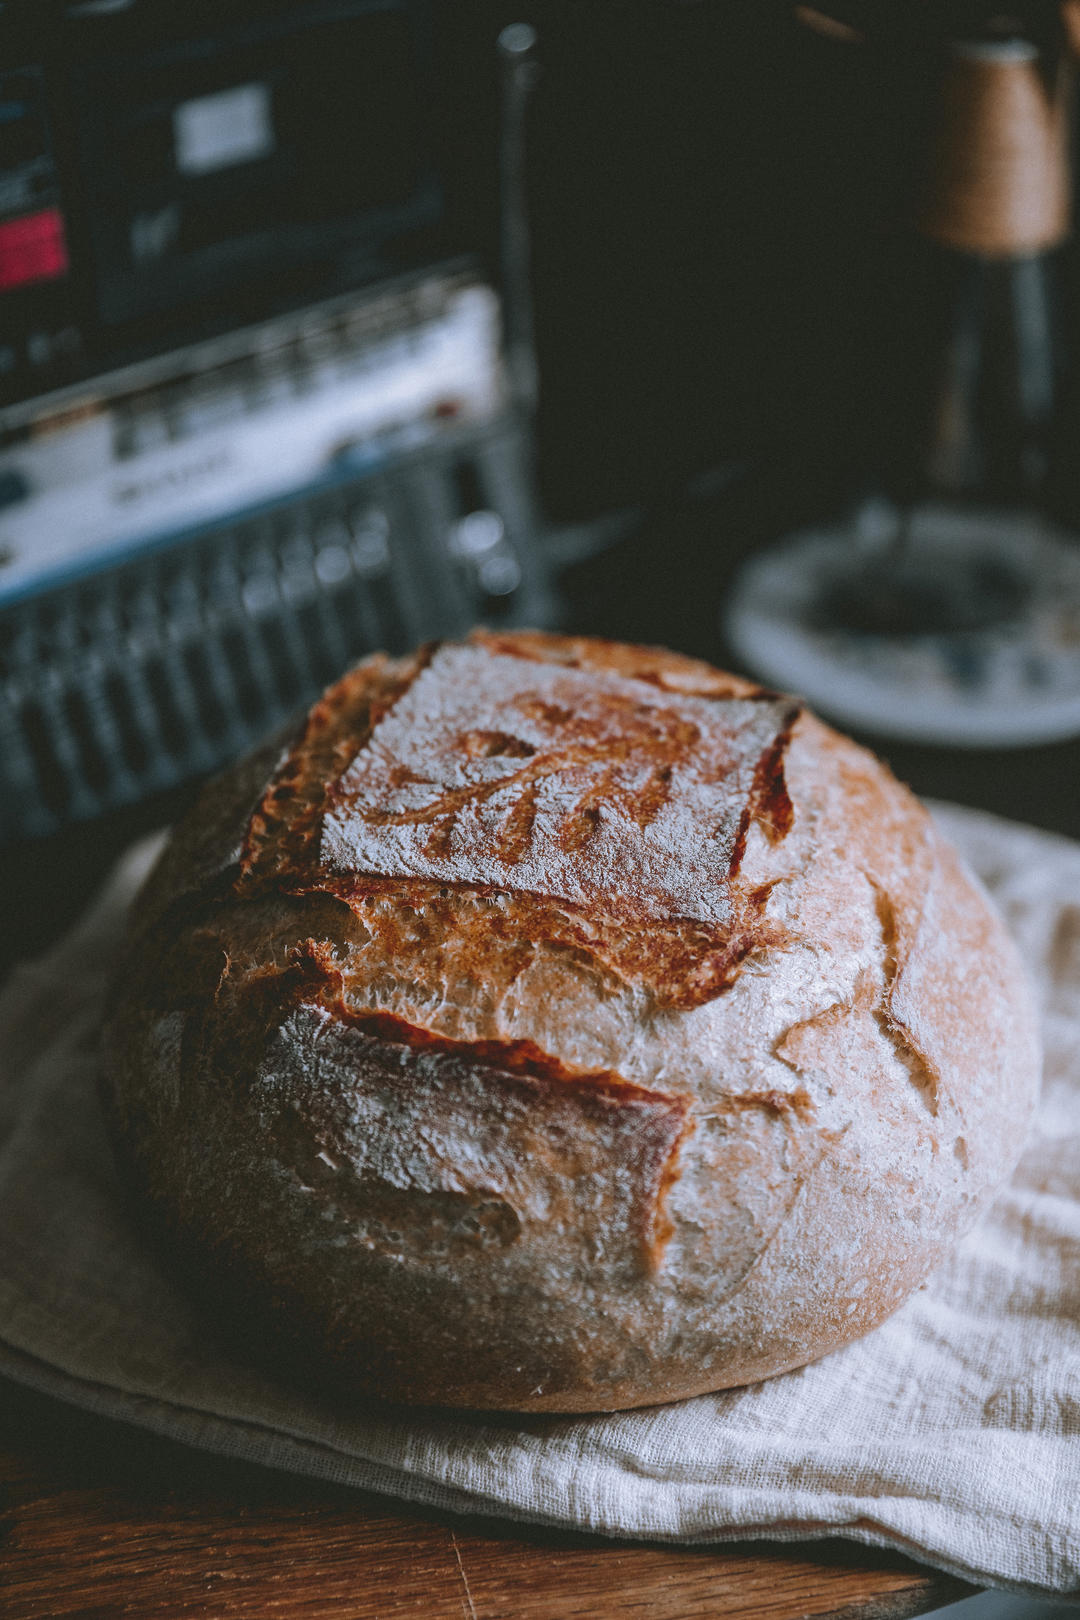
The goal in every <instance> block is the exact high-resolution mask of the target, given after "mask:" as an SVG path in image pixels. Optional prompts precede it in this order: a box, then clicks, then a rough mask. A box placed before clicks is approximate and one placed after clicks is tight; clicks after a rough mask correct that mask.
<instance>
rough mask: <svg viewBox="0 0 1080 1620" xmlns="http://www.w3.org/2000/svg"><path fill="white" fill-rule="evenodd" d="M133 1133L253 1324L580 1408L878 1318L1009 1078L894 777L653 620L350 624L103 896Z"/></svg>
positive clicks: (943, 1210)
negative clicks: (121, 947)
mask: <svg viewBox="0 0 1080 1620" xmlns="http://www.w3.org/2000/svg"><path fill="white" fill-rule="evenodd" d="M105 1054H106V1062H105V1074H104V1094H105V1098H106V1104H107V1111H108V1114H109V1117H110V1120H111V1121H112V1125H113V1130H114V1135H115V1138H116V1141H117V1144H118V1151H119V1157H120V1160H121V1163H122V1165H123V1167H124V1169H125V1171H126V1173H127V1176H128V1178H129V1181H130V1183H131V1185H132V1188H133V1190H134V1191H135V1192H136V1193H137V1195H138V1196H139V1197H140V1199H141V1201H142V1204H143V1207H144V1209H145V1210H146V1211H147V1212H148V1214H149V1217H150V1219H151V1220H152V1222H153V1224H154V1226H155V1228H156V1229H157V1231H158V1232H159V1233H160V1235H161V1237H162V1239H163V1241H164V1242H165V1243H166V1244H167V1246H168V1248H169V1251H170V1252H171V1253H172V1254H173V1255H174V1256H175V1257H176V1259H177V1260H178V1262H179V1263H180V1265H181V1266H182V1268H183V1269H184V1270H185V1271H186V1273H187V1274H188V1275H189V1277H190V1278H191V1281H192V1284H193V1286H194V1287H195V1289H196V1290H197V1291H199V1292H200V1293H201V1294H202V1296H203V1297H204V1298H206V1299H207V1300H212V1301H213V1304H214V1306H215V1308H216V1309H217V1311H218V1312H219V1313H221V1315H222V1317H223V1319H224V1320H226V1321H229V1322H231V1323H232V1324H233V1330H234V1332H235V1331H239V1332H240V1333H241V1335H242V1336H243V1337H244V1338H245V1340H246V1342H247V1343H248V1344H249V1345H250V1347H251V1348H252V1349H253V1350H255V1351H257V1352H258V1353H259V1354H261V1355H264V1356H268V1357H269V1358H270V1359H271V1360H273V1361H274V1362H275V1363H277V1364H278V1365H281V1366H284V1367H286V1368H287V1369H289V1370H291V1372H292V1373H293V1374H294V1375H295V1376H300V1377H303V1378H306V1379H309V1380H319V1381H322V1382H325V1383H327V1384H329V1385H333V1386H335V1387H338V1388H344V1389H345V1390H346V1391H349V1392H353V1393H358V1394H364V1395H369V1394H377V1395H382V1396H385V1397H387V1398H389V1399H392V1400H398V1401H410V1402H423V1403H437V1404H450V1405H459V1406H470V1407H507V1408H519V1409H523V1410H532V1411H588V1410H597V1409H608V1408H615V1407H622V1406H634V1405H642V1404H649V1403H653V1402H658V1401H666V1400H673V1399H676V1398H678V1397H680V1396H685V1395H691V1394H695V1393H700V1392H703V1391H706V1390H711V1389H718V1388H723V1387H727V1386H729V1385H733V1384H739V1383H744V1382H747V1381H750V1380H753V1379H758V1378H763V1377H767V1376H769V1375H771V1374H773V1373H777V1372H781V1371H783V1370H785V1369H787V1368H791V1367H795V1366H799V1365H801V1364H803V1363H805V1362H806V1361H809V1360H812V1359H813V1358H815V1357H817V1356H820V1355H823V1354H824V1353H826V1352H827V1351H829V1350H832V1349H834V1348H836V1347H837V1346H838V1345H841V1344H843V1343H845V1342H847V1341H848V1340H850V1339H852V1338H855V1337H857V1336H858V1335H860V1334H862V1333H865V1332H866V1331H867V1330H868V1329H870V1328H872V1327H874V1326H875V1325H876V1324H877V1323H878V1322H880V1321H881V1320H882V1318H883V1317H884V1316H886V1315H887V1314H888V1313H889V1312H890V1311H891V1310H893V1309H894V1308H895V1306H896V1305H897V1304H899V1303H900V1301H901V1300H902V1299H903V1298H904V1297H905V1295H906V1294H907V1293H909V1292H910V1290H911V1289H912V1288H913V1287H915V1286H916V1285H917V1284H918V1283H919V1282H920V1281H921V1279H922V1278H923V1277H924V1276H925V1275H926V1273H927V1272H928V1271H929V1270H930V1269H931V1267H932V1266H933V1265H934V1264H935V1263H936V1262H937V1261H938V1260H939V1259H940V1258H941V1257H942V1256H943V1255H944V1254H945V1253H946V1252H947V1249H948V1247H949V1246H950V1245H951V1244H952V1243H953V1242H954V1241H955V1239H956V1237H957V1236H958V1235H959V1234H960V1233H961V1232H963V1231H964V1230H965V1229H966V1228H967V1227H968V1226H970V1225H971V1223H972V1222H973V1221H974V1219H975V1218H976V1216H977V1214H978V1212H979V1210H980V1208H981V1207H982V1205H983V1204H984V1203H985V1201H986V1199H987V1198H988V1196H989V1195H990V1194H991V1193H992V1191H993V1189H994V1188H995V1187H996V1186H997V1185H998V1184H999V1182H1000V1181H1001V1180H1002V1178H1003V1177H1004V1176H1005V1175H1007V1173H1008V1171H1009V1169H1010V1168H1011V1166H1012V1164H1013V1163H1014V1161H1015V1159H1016V1157H1017V1155H1018V1152H1019V1149H1020V1145H1021V1141H1022V1137H1023V1133H1024V1128H1025V1124H1026V1122H1027V1118H1028V1115H1029V1113H1030V1109H1031V1106H1032V1102H1033V1099H1034V1094H1035V1089H1036V1085H1037V1077H1038V1050H1037V1040H1036V1035H1035V1026H1034V1017H1033V1013H1032V1009H1031V1006H1030V1003H1029V999H1028V995H1027V992H1026V988H1025V984H1024V979H1023V974H1022V971H1021V969H1020V966H1019V964H1018V962H1017V961H1016V959H1015V956H1014V953H1013V950H1012V947H1011V945H1010V944H1009V942H1008V940H1007V939H1006V937H1005V935H1004V932H1003V930H1002V928H1001V925H1000V924H999V922H998V921H997V919H996V918H995V917H994V915H993V914H992V912H991V911H990V909H989V907H988V905H987V902H986V901H985V899H984V898H983V896H982V895H981V893H980V892H979V891H978V890H977V889H976V888H975V887H974V885H973V884H972V882H971V880H970V879H969V878H968V877H967V876H966V874H965V873H964V872H963V870H962V869H961V868H960V866H959V864H958V862H957V860H956V857H955V856H954V855H953V854H952V852H951V851H950V850H949V849H948V848H947V846H945V845H944V844H943V843H942V841H941V839H940V838H939V837H938V835H937V834H936V832H935V831H934V829H933V827H932V825H931V823H930V821H929V819H928V818H927V816H926V815H925V813H924V812H923V810H922V809H921V808H920V807H919V805H918V804H917V803H916V801H915V800H914V799H913V798H912V797H911V796H910V794H908V793H907V792H906V791H905V790H904V789H903V788H902V787H900V786H899V785H898V784H897V783H896V782H895V781H894V780H893V778H892V777H891V776H890V775H889V774H888V772H887V771H886V770H885V769H884V768H883V767H882V766H881V765H880V764H879V763H878V762H877V761H876V760H875V759H874V758H873V757H872V756H871V755H869V754H867V753H865V752H864V751H862V750H861V749H859V748H856V747H855V745H854V744H852V743H850V742H847V741H846V740H845V739H843V738H841V737H839V736H837V735H836V734H835V733H834V732H832V731H830V730H828V729H827V728H826V727H824V726H822V725H821V724H820V723H819V722H818V721H816V720H815V719H813V717H812V716H810V715H808V714H807V713H806V712H805V711H802V710H801V709H799V707H798V706H797V705H795V704H793V703H792V702H790V701H789V700H787V699H783V698H778V697H777V696H776V695H775V694H773V693H767V692H762V691H760V690H759V689H758V688H755V687H753V686H751V685H749V684H748V683H746V682H743V681H740V680H738V679H736V678H734V677H731V676H727V675H722V674H720V673H718V672H717V671H715V670H713V669H711V668H709V667H708V666H706V665H704V664H699V663H695V662H693V661H690V660H687V659H683V658H679V657H676V656H675V655H673V654H670V653H663V652H657V651H653V650H649V649H644V648H637V647H626V646H620V645H617V644H613V643H610V642H598V641H589V640H585V639H575V638H564V637H555V636H542V635H538V634H532V633H521V634H517V635H505V636H498V635H489V634H484V633H478V634H477V635H475V636H473V637H472V638H471V639H470V640H469V641H468V642H466V643H463V644H457V645H445V646H441V647H438V648H435V649H428V650H427V651H425V652H423V653H421V654H418V655H417V656H415V657H413V658H410V659H403V660H396V661H395V660H389V659H386V658H381V657H377V658H373V659H369V660H368V661H367V662H366V663H364V664H361V665H359V666H358V667H357V668H356V669H354V670H353V671H351V672H350V673H349V674H348V675H346V676H345V677H344V679H343V680H342V681H341V682H340V683H339V684H338V685H337V686H336V687H334V688H332V689H331V690H330V691H329V692H328V693H327V694H326V696H325V697H324V698H323V699H322V700H321V701H320V703H318V704H317V705H316V706H315V707H314V709H313V710H312V711H311V713H310V715H309V716H308V718H307V721H306V723H305V726H304V727H303V729H302V731H301V733H300V735H299V736H297V737H296V738H295V739H293V740H292V741H291V742H290V743H289V744H288V745H287V746H285V747H284V748H283V749H280V750H278V749H272V750H270V751H266V752H264V753H263V754H262V755H259V756H255V757H254V758H253V759H251V760H249V761H247V762H245V763H244V764H243V765H241V766H238V767H237V768H236V769H235V770H234V771H233V772H232V773H231V774H230V775H229V776H227V777H225V778H223V779H222V780H221V781H219V782H218V783H216V784H214V785H213V786H212V787H211V788H210V789H209V790H208V791H207V793H206V795H204V798H203V800H202V802H201V803H200V805H199V806H197V807H196V809H195V811H194V812H193V813H192V815H191V816H190V817H189V818H188V820H187V821H186V822H185V823H184V824H183V825H182V826H181V827H180V829H179V830H178V832H177V834H176V835H175V837H174V839H173V841H172V843H171V844H170V846H169V848H168V849H167V851H166V853H165V855H164V856H163V858H162V861H161V862H160V864H159V866H158V868H157V870H156V871H155V873H154V874H153V875H152V877H151V879H150V882H149V883H148V885H147V888H146V889H145V891H144V893H143V895H142V896H141V898H140V901H139V903H138V905H137V907H136V911H135V914H134V917H133V919H132V930H131V942H130V947H129V950H128V952H127V955H126V958H125V961H124V964H123V966H122V968H121V971H120V973H119V975H118V977H117V981H116V988H115V992H114V996H113V1004H112V1010H111V1014H110V1019H109V1024H108V1028H107V1031H106V1041H105Z"/></svg>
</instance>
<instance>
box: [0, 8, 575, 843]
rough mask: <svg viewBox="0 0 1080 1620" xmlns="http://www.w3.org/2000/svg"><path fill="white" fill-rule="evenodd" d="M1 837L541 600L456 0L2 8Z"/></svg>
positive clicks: (149, 778) (514, 617)
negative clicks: (485, 270)
mask: <svg viewBox="0 0 1080 1620" xmlns="http://www.w3.org/2000/svg"><path fill="white" fill-rule="evenodd" d="M0 29H3V31H4V35H3V38H2V41H0V43H2V45H3V50H2V51H0V60H2V61H3V63H4V64H5V65H4V71H3V72H2V73H0V390H2V393H0V400H2V403H0V839H11V838H14V837H20V836H26V835H33V834H40V833H45V832H48V831H50V830H53V829H55V828H56V827H58V826H60V825H62V824H63V823H64V822H65V821H68V820H71V819H78V818H82V817H87V816H92V815H95V814H98V813H100V812H102V811H104V810H107V809H110V808H113V807H115V806H118V805H120V804H122V803H125V802H130V801H133V800H136V799H140V798H142V797H144V796H146V795H147V794H149V793H152V792H154V791H156V790H159V789H162V788H165V787H169V786H171V785H173V784H175V783H177V782H179V781H182V780H183V779H184V778H186V777H188V776H190V775H193V774H196V773H199V772H202V771H206V770H209V769H212V768H213V767H214V766H216V765H217V764H219V763H221V762H223V761H224V760H226V759H227V758H229V757H230V756H232V755H233V754H235V753H236V752H237V751H239V750H240V749H241V748H243V747H244V746H245V744H247V743H248V742H249V741H251V740H252V739H253V738H254V737H256V736H258V735H259V734H260V733H262V732H264V731H265V730H266V729H267V728H268V727H269V726H271V725H272V724H273V723H274V722H275V721H277V720H279V719H281V718H282V717H283V716H284V715H286V714H288V713H289V712H290V711H291V710H293V709H294V708H296V707H297V706H298V705H300V704H301V703H303V702H304V701H305V700H307V699H308V698H310V696H311V695H312V693H313V692H314V691H315V690H317V689H318V687H319V686H320V685H321V684H322V683H324V682H325V681H326V680H327V679H329V678H331V677H332V676H333V675H334V674H335V672H336V671H337V670H339V669H340V668H342V667H343V666H344V665H345V664H346V663H347V662H348V661H349V660H350V659H352V658H355V657H358V656H361V655H362V654H363V653H364V652H366V651H369V650H370V649H372V648H374V647H388V648H390V649H391V650H395V649H404V648H405V647H408V646H411V645H413V644H414V643H415V642H416V641H418V640H423V639H425V638H427V637H430V636H433V635H439V634H454V633H458V632H460V631H462V630H463V629H465V628H466V627H467V626H468V625H469V624H470V623H472V622H474V621H476V620H477V619H486V620H488V621H489V622H490V621H492V620H494V621H497V622H498V621H501V622H521V621H523V620H530V621H532V622H537V621H540V622H542V621H543V620H544V619H545V618H546V617H547V616H548V613H549V607H548V601H547V595H546V591H545V589H544V585H543V581H542V579H541V576H540V570H539V565H538V562H537V560H536V555H535V548H534V546H533V545H532V544H531V538H532V533H533V529H534V526H535V516H534V513H533V510H532V502H531V496H530V487H531V486H530V478H529V456H528V449H527V445H528V436H527V431H526V429H525V426H524V425H523V422H522V419H521V415H520V413H518V412H516V411H515V410H514V409H513V407H512V404H511V401H510V398H509V395H510V390H509V389H508V386H507V381H506V376H505V368H504V364H503V360H502V346H501V338H500V305H499V299H498V297H497V295H496V293H495V292H494V290H493V288H492V287H491V285H490V283H489V278H486V277H485V276H484V275H483V274H482V272H481V271H480V269H479V268H478V266H477V263H476V261H475V259H471V258H469V257H467V256H464V255H463V254H462V253H461V252H460V251H458V250H459V249H460V247H461V245H462V244H461V242H460V240H459V239H457V238H456V237H455V233H454V228H453V219H452V213H453V211H452V209H451V208H450V207H449V206H448V194H449V192H450V191H451V190H452V187H453V176H452V175H450V174H448V172H447V163H448V159H447V154H446V151H445V149H444V147H440V143H439V141H438V140H437V139H436V137H435V131H434V128H433V123H434V119H435V109H436V107H437V101H438V97H437V94H436V90H437V85H436V76H435V74H434V66H433V62H434V56H435V50H436V35H435V31H434V25H433V22H432V17H431V14H430V10H429V7H428V6H427V5H425V4H421V3H417V0H384V3H367V4H362V3H359V0H351V3H339V4H320V5H300V6H297V5H291V6H288V7H285V6H282V5H279V4H268V3H265V0H264V3H263V4H260V5H248V4H237V5H232V6H230V7H229V9H228V19H227V22H223V21H222V19H221V16H220V14H219V13H215V12H214V11H213V10H211V8H208V7H206V6H203V5H200V4H193V3H188V4H185V5H178V6H175V7H166V8H162V7H160V6H157V5H152V4H143V5H139V4H137V3H128V4H125V3H124V0H119V3H117V0H87V3H82V4H80V3H73V4H70V5H68V6H66V7H65V8H63V10H62V11H61V12H54V13H51V14H49V13H46V12H44V11H43V10H41V9H39V8H28V9H27V11H26V14H25V15H22V14H21V13H20V12H19V11H18V9H17V8H16V9H15V10H14V11H13V9H12V8H11V7H7V8H6V9H5V10H4V11H3V12H2V13H0Z"/></svg>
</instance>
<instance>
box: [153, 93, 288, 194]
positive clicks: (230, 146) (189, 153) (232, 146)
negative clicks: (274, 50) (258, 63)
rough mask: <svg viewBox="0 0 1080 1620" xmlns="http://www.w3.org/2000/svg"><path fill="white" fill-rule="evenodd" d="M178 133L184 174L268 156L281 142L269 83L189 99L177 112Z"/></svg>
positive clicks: (178, 161) (175, 125) (179, 161)
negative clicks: (273, 113)
mask: <svg viewBox="0 0 1080 1620" xmlns="http://www.w3.org/2000/svg"><path fill="white" fill-rule="evenodd" d="M173 134H174V137H175V141H176V166H177V168H178V169H179V170H180V173H181V174H210V173H212V172H213V170H215V169H225V168H228V167H229V165H230V164H233V163H251V162H253V161H254V160H255V159H256V158H262V157H268V156H269V155H270V153H271V152H272V151H273V150H274V144H275V143H274V124H273V119H272V117H271V113H270V90H269V87H268V86H267V85H265V84H238V85H235V86H234V87H233V89H231V90H219V91H218V92H217V94H216V95H212V96H196V97H195V98H194V99H193V100H192V101H183V102H181V104H180V106H179V107H177V108H176V110H175V111H174V113H173Z"/></svg>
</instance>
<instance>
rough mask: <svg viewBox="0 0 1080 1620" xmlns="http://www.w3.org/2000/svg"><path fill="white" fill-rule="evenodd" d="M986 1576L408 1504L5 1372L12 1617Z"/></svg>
mask: <svg viewBox="0 0 1080 1620" xmlns="http://www.w3.org/2000/svg"><path fill="white" fill-rule="evenodd" d="M970 1590H971V1589H970V1588H969V1587H966V1586H964V1585H963V1584H962V1583H961V1582H959V1581H953V1580H949V1579H947V1578H946V1577H944V1576H940V1575H936V1574H934V1573H932V1572H930V1571H928V1570H924V1569H920V1568H919V1567H918V1566H917V1565H915V1564H912V1563H909V1562H908V1561H907V1560H906V1559H903V1558H899V1557H889V1556H887V1555H884V1554H880V1553H867V1552H865V1551H863V1550H862V1549H859V1548H856V1547H852V1546H850V1545H847V1544H844V1543H839V1542H832V1543H816V1544H804V1545H800V1546H799V1547H797V1548H784V1547H768V1546H766V1545H763V1544H757V1545H742V1546H738V1547H726V1548H724V1549H723V1550H720V1551H717V1550H714V1549H686V1548H670V1547H657V1546H641V1545H637V1544H621V1543H613V1542H609V1541H604V1540H601V1539H600V1538H598V1537H590V1536H583V1535H569V1534H560V1533H555V1532H550V1531H543V1530H539V1529H528V1528H526V1529H523V1528H521V1527H520V1526H509V1525H505V1524H502V1523H500V1522H497V1521H491V1520H482V1519H479V1518H476V1519H465V1518H457V1517H453V1516H451V1515H447V1514H437V1513H427V1512H414V1511H412V1510H402V1509H401V1508H400V1507H399V1506H398V1505H397V1504H394V1503H392V1502H388V1501H386V1500H383V1499H381V1498H378V1497H374V1496H371V1495H368V1494H365V1493H361V1492H358V1491H351V1490H346V1489H338V1488H335V1487H333V1486H329V1485H324V1484H321V1483H317V1482H313V1481H311V1480H305V1479H300V1478H296V1477H294V1476H292V1475H285V1474H277V1473H274V1472H272V1471H270V1470H268V1469H264V1468H258V1467H255V1466H252V1465H249V1464H245V1463H237V1462H232V1461H225V1460H222V1459H220V1458H215V1457H210V1456H207V1455H206V1454H204V1453H202V1452H196V1451H192V1450H189V1449H187V1448H186V1447H183V1446H178V1445H174V1444H172V1443H171V1442H169V1441H164V1440H159V1439H158V1438H156V1437H155V1436H153V1435H149V1434H146V1433H143V1432H142V1431H141V1430H138V1429H133V1428H127V1427H125V1426H123V1425H120V1424H114V1423H110V1422H107V1421H105V1420H104V1419H100V1418H95V1417H92V1416H90V1415H89V1414H87V1413H84V1412H79V1411H75V1410H73V1409H71V1408H68V1407H66V1406H63V1405H61V1404H60V1403H59V1402H56V1401H51V1400H47V1399H45V1398H44V1397H42V1396H38V1395H33V1394H30V1393H28V1392H27V1391H25V1390H22V1389H20V1388H18V1387H17V1386H15V1385H12V1384H8V1383H6V1382H4V1381H0V1614H2V1615H3V1616H4V1620H128V1617H132V1616H138V1617H139V1620H391V1617H395V1616H415V1617H417V1620H573V1617H582V1616H603V1617H604V1620H607V1617H609V1616H610V1617H618V1616H637V1617H639V1620H640V1617H643V1616H647V1617H648V1620H675V1617H678V1620H693V1617H695V1616H715V1615H725V1616H732V1617H734V1620H796V1617H798V1616H833V1617H837V1616H842V1617H844V1620H856V1617H857V1620H905V1617H906V1616H909V1615H916V1614H922V1613H925V1612H926V1611H927V1610H928V1609H932V1608H936V1607H938V1606H939V1605H940V1604H942V1603H948V1602H951V1601H953V1600H954V1599H956V1598H959V1597H963V1596H966V1595H967V1594H968V1593H969V1592H970Z"/></svg>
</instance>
